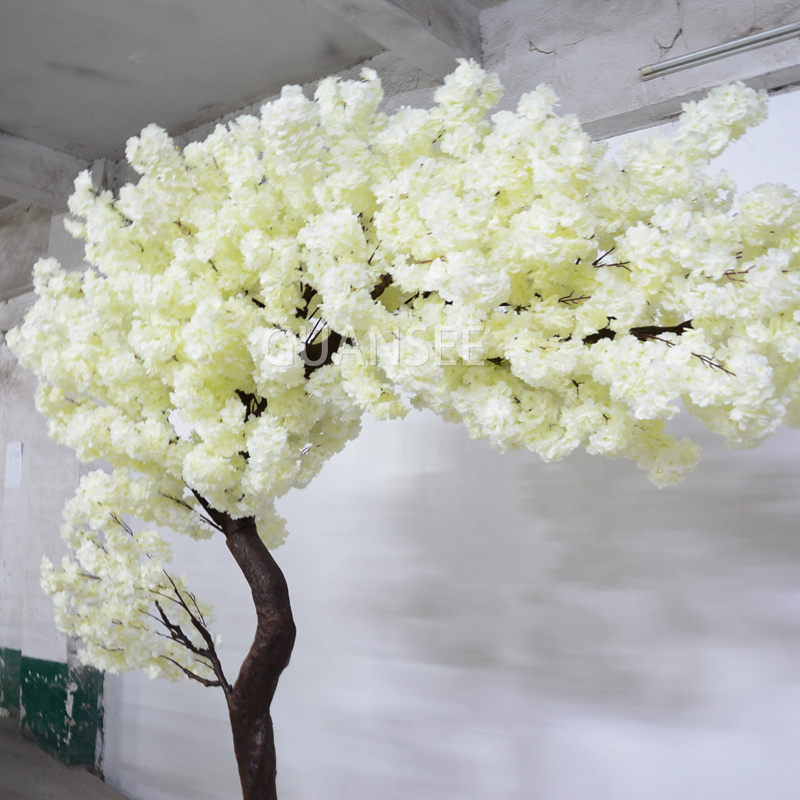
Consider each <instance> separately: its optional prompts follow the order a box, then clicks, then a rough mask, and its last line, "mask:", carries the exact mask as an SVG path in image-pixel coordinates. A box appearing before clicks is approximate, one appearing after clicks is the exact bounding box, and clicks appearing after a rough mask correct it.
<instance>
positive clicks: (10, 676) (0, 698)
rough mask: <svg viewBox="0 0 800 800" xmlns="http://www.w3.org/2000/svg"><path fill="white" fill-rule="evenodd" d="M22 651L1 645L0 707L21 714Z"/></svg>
mask: <svg viewBox="0 0 800 800" xmlns="http://www.w3.org/2000/svg"><path fill="white" fill-rule="evenodd" d="M21 661H22V653H21V652H20V651H19V650H12V649H11V648H10V647H0V708H5V709H6V710H7V711H10V712H11V713H12V714H15V715H17V716H19V676H20V663H21Z"/></svg>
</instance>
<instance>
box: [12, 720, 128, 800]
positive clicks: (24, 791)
mask: <svg viewBox="0 0 800 800" xmlns="http://www.w3.org/2000/svg"><path fill="white" fill-rule="evenodd" d="M0 798H2V800H127V798H126V796H125V795H123V794H120V793H119V792H117V791H116V790H114V789H112V788H111V787H110V786H108V785H106V784H105V783H103V782H102V781H101V780H100V779H99V778H97V777H96V776H94V775H92V774H91V773H90V772H88V771H87V770H86V768H85V767H67V766H65V765H64V764H62V763H61V762H60V761H58V760H56V759H55V758H53V757H52V756H49V755H48V754H47V753H45V752H43V751H42V750H40V749H39V748H38V747H37V746H36V745H35V744H33V743H32V742H29V741H28V740H27V739H24V738H23V737H22V735H21V734H20V732H19V720H17V719H14V718H13V717H0Z"/></svg>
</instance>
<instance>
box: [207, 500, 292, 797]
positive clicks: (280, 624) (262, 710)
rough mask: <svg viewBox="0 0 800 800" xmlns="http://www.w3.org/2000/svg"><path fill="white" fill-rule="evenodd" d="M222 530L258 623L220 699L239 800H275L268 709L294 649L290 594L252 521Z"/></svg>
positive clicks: (227, 521)
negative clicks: (230, 738) (235, 767)
mask: <svg viewBox="0 0 800 800" xmlns="http://www.w3.org/2000/svg"><path fill="white" fill-rule="evenodd" d="M220 516H222V515H220ZM222 527H223V531H224V532H225V536H226V538H227V544H228V549H229V550H230V551H231V553H232V554H233V557H234V558H235V559H236V563H237V564H238V565H239V568H240V569H241V570H242V573H243V574H244V577H245V579H246V580H247V583H248V584H249V586H250V590H251V591H252V594H253V602H254V603H255V607H256V615H257V619H258V622H257V625H256V633H255V636H254V638H253V644H252V646H251V647H250V652H249V653H248V654H247V657H246V658H245V659H244V661H243V662H242V666H241V669H240V670H239V676H238V678H237V679H236V682H235V683H234V684H233V686H232V687H230V688H229V689H228V691H226V693H225V694H226V699H227V701H228V713H229V715H230V721H231V730H232V732H233V747H234V752H235V754H236V761H237V763H238V766H239V778H240V779H241V782H242V796H243V798H244V800H276V799H277V794H276V789H275V775H276V766H275V739H274V735H273V731H272V717H271V716H270V705H271V703H272V698H273V696H274V694H275V689H276V687H277V685H278V678H279V677H280V674H281V672H283V670H284V669H285V668H286V666H287V664H288V663H289V657H290V656H291V653H292V647H293V646H294V639H295V625H294V620H293V619H292V609H291V605H290V603H289V590H288V588H287V585H286V579H285V578H284V576H283V573H282V572H281V570H280V568H279V567H278V565H277V564H276V563H275V560H274V559H273V558H272V556H271V555H270V552H269V550H267V548H266V547H265V546H264V543H263V542H262V541H261V539H260V538H259V536H258V532H257V530H256V525H255V521H254V520H253V519H252V518H251V517H248V518H245V519H238V520H231V519H229V518H225V519H224V524H223V526H222Z"/></svg>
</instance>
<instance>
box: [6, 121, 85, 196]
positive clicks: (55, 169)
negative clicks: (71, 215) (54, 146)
mask: <svg viewBox="0 0 800 800" xmlns="http://www.w3.org/2000/svg"><path fill="white" fill-rule="evenodd" d="M89 166H90V165H89V163H88V162H86V161H82V160H81V159H79V158H74V157H73V156H68V155H66V154H64V153H59V152H57V151H56V150H51V149H50V148H49V147H44V146H43V145H40V144H36V143H35V142H29V141H27V140H26V139H19V138H17V137H16V136H10V135H9V134H7V133H0V195H3V196H5V197H10V198H13V199H14V200H21V201H23V202H25V203H35V204H36V205H37V206H41V207H42V208H47V209H50V210H51V211H58V212H61V211H66V210H67V198H68V197H69V195H70V194H71V193H72V184H73V182H74V181H75V178H76V177H77V175H78V173H80V172H81V171H82V170H84V169H87V168H88V167H89Z"/></svg>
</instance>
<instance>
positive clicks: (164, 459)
mask: <svg viewBox="0 0 800 800" xmlns="http://www.w3.org/2000/svg"><path fill="white" fill-rule="evenodd" d="M500 93H501V87H500V85H499V82H498V80H497V79H496V78H495V77H494V76H492V75H488V74H486V73H484V72H483V71H482V70H481V69H480V68H478V67H477V66H476V65H474V64H472V63H462V64H461V66H460V67H459V68H458V69H457V70H456V72H455V73H453V75H451V76H450V77H449V78H448V79H447V80H446V81H445V83H444V86H443V87H442V88H440V89H439V90H438V91H437V93H436V96H435V99H436V105H435V106H434V107H433V108H431V109H430V110H423V109H414V108H402V109H400V110H399V111H397V112H396V113H395V114H393V115H387V114H384V113H382V112H380V111H379V110H378V108H379V104H380V102H381V86H380V82H379V80H378V79H377V76H376V75H375V73H373V72H371V71H369V70H365V71H364V73H363V80H362V81H358V82H352V81H338V80H334V79H328V80H325V81H323V82H322V83H321V84H320V86H319V88H318V90H317V92H316V96H315V99H314V100H309V99H307V98H306V97H305V96H304V95H303V93H302V92H301V90H300V89H299V88H297V87H288V88H286V89H284V91H283V93H282V94H281V96H280V98H279V99H277V100H275V101H273V102H270V103H267V104H266V105H265V106H264V107H263V109H262V110H261V116H260V117H255V116H244V117H241V118H239V119H237V120H235V121H233V122H231V123H229V124H228V125H226V126H219V127H218V128H217V129H216V130H215V131H214V132H213V133H212V134H211V135H210V136H209V137H208V138H207V139H206V140H205V141H202V142H197V143H192V144H188V145H186V146H185V147H184V148H183V150H182V151H181V150H180V149H179V148H177V147H176V146H175V145H174V143H173V142H172V141H171V140H170V138H169V137H168V136H167V134H166V133H164V132H163V131H162V130H160V129H159V128H157V127H155V126H149V127H148V128H146V129H145V130H144V131H143V132H142V134H141V136H139V137H137V138H134V139H131V140H130V142H129V143H128V148H127V158H128V160H129V161H130V163H131V165H132V166H133V168H134V169H135V170H136V171H137V172H138V173H139V174H140V178H139V180H138V183H136V184H135V185H133V184H130V185H127V186H124V187H123V188H122V189H121V190H120V191H119V193H118V196H116V197H115V196H113V195H112V193H111V192H108V191H101V190H99V189H97V188H95V187H94V186H92V184H91V181H90V178H89V176H88V175H87V174H83V175H82V176H81V177H80V178H79V179H78V181H77V182H76V188H75V193H74V195H73V196H72V198H71V200H70V210H71V212H72V214H73V221H72V222H70V225H69V227H70V230H71V232H72V233H73V234H74V235H75V236H78V237H81V238H83V239H85V241H86V260H87V261H88V263H89V265H90V266H89V268H87V269H86V270H85V271H84V272H82V273H76V272H65V271H64V270H62V269H61V268H60V266H59V265H58V263H57V262H55V261H54V260H52V259H45V260H43V261H40V262H39V263H38V264H37V265H36V268H35V288H36V291H37V292H38V295H39V299H38V301H37V303H36V305H35V306H34V307H33V309H32V310H31V311H30V313H29V314H28V316H27V317H26V320H25V322H24V324H23V325H22V327H21V328H20V329H19V330H17V331H15V332H13V333H12V334H10V335H9V343H10V344H11V346H12V348H13V350H14V352H15V353H16V354H17V355H18V357H19V359H20V360H21V361H22V363H23V364H25V365H26V366H28V367H29V368H30V369H32V370H34V371H35V372H36V373H37V374H38V376H39V377H40V380H41V383H40V385H39V388H38V393H37V404H38V407H39V409H40V410H41V411H42V412H43V413H44V414H46V415H47V417H48V418H49V428H50V433H51V435H52V436H53V437H54V438H55V439H56V440H57V441H59V442H62V443H64V444H66V445H69V446H70V447H72V448H74V449H75V451H76V452H77V454H78V456H79V458H80V459H82V460H83V461H86V462H96V463H97V469H95V470H94V471H92V472H90V473H89V474H87V475H86V476H85V477H84V478H83V479H82V481H81V483H80V486H79V488H78V491H77V494H76V495H75V497H74V499H73V500H72V501H70V503H69V504H68V505H67V507H66V510H65V515H64V525H63V535H64V538H65V540H66V542H67V544H68V545H69V547H70V549H71V551H72V555H71V556H70V557H68V558H65V559H64V560H63V563H62V564H61V565H59V566H55V565H53V564H51V563H50V562H48V561H47V560H45V562H44V566H43V571H44V579H43V583H44V587H45V589H46V590H47V591H48V592H49V593H51V594H52V595H53V598H54V600H55V606H56V618H57V622H58V624H59V626H60V628H61V629H62V630H63V631H64V632H66V633H68V634H72V635H74V636H77V637H80V641H81V642H82V658H83V659H84V660H85V661H86V662H87V663H90V664H94V665H96V666H98V667H100V668H102V669H106V670H109V671H112V672H119V671H122V670H129V669H136V668H138V669H142V670H144V671H145V672H146V673H147V674H148V675H149V676H150V677H153V678H156V677H166V678H170V679H178V678H182V677H187V676H188V677H189V678H192V679H194V680H196V681H199V682H201V683H203V684H205V685H206V686H219V687H221V688H222V690H223V692H224V693H225V697H226V699H227V702H228V707H229V710H230V720H231V726H232V730H233V738H234V745H235V751H236V757H237V759H238V763H239V773H240V776H241V781H242V788H243V794H244V797H245V798H246V799H247V800H255V799H256V798H258V800H264V799H265V798H274V797H275V796H276V795H275V752H274V744H273V734H272V722H271V719H270V713H269V709H270V702H271V700H272V696H273V693H274V692H275V688H276V685H277V681H278V677H279V675H280V673H281V671H282V670H283V668H284V667H285V666H286V665H287V663H288V661H289V656H290V653H291V649H292V645H293V641H294V633H295V628H294V623H293V620H292V614H291V608H290V604H289V596H288V592H287V588H286V582H285V580H284V578H283V575H282V573H281V571H280V569H279V568H278V566H277V564H276V563H275V561H274V559H273V557H272V555H271V553H270V549H272V548H275V547H277V546H278V545H279V544H280V543H281V542H282V540H283V538H284V535H285V533H284V521H283V520H282V519H281V517H280V516H279V515H278V514H277V512H276V510H275V501H276V499H278V498H279V497H281V496H282V495H283V494H285V493H286V492H287V491H288V490H289V489H290V488H292V487H301V486H304V485H305V484H307V483H308V482H309V481H310V480H311V479H312V478H313V477H314V475H316V474H317V472H319V470H320V468H321V467H322V466H323V464H324V463H325V462H326V461H327V460H328V459H329V458H330V457H331V456H333V455H334V454H335V453H336V452H337V451H339V450H340V449H341V448H342V447H343V446H344V444H345V443H346V442H347V441H348V440H349V439H352V438H353V437H355V436H356V435H357V434H358V431H359V421H360V418H361V416H362V414H364V413H365V412H366V413H369V414H372V415H373V416H375V417H377V418H379V419H385V418H392V417H398V416H402V415H404V414H405V413H406V412H407V411H408V410H409V407H410V406H414V407H420V408H429V409H433V410H434V411H435V412H437V413H438V414H440V415H441V416H442V417H443V418H444V419H446V420H451V421H458V422H463V423H464V424H465V425H466V427H467V429H468V431H469V433H470V435H472V436H474V437H486V438H488V439H490V440H491V442H492V443H493V444H494V445H495V446H497V447H498V448H501V449H505V448H527V449H529V450H533V451H535V452H537V453H539V454H540V455H541V456H542V457H543V458H544V459H546V460H553V459H559V458H562V457H563V456H565V455H567V454H568V453H569V452H571V451H572V450H574V449H575V448H578V447H583V448H585V449H586V450H588V451H589V452H590V453H593V454H597V455H604V456H608V457H611V458H616V457H619V456H625V457H628V458H632V459H634V460H635V461H636V462H637V463H638V464H639V465H640V466H641V467H643V468H644V469H646V470H647V471H648V472H649V475H650V478H651V480H652V481H654V482H655V483H657V484H659V485H664V484H668V483H670V482H673V481H676V480H678V479H679V478H681V477H682V476H683V475H684V473H686V472H687V471H688V470H689V469H691V468H692V466H693V465H694V463H695V461H696V460H697V458H698V447H697V445H696V444H694V443H693V442H692V441H689V440H687V439H682V440H680V441H678V440H676V439H675V438H673V437H672V436H671V435H670V434H669V432H668V431H667V427H666V423H667V421H668V420H669V419H670V418H671V417H673V416H674V415H676V414H677V413H678V410H679V407H680V405H681V404H682V405H683V406H685V407H686V408H687V409H688V410H689V411H690V412H691V413H692V414H694V415H695V416H696V417H698V418H699V419H700V420H702V421H703V422H704V423H705V424H706V425H707V426H708V427H709V428H711V429H712V430H714V431H716V432H718V433H720V434H722V435H723V436H724V437H725V438H726V439H727V441H728V442H729V443H730V444H731V445H732V446H734V447H750V446H753V445H756V444H758V443H759V442H760V441H761V440H762V439H764V438H765V437H766V436H767V435H769V434H770V433H772V432H773V431H774V430H775V429H776V428H777V427H778V425H780V424H781V423H782V422H786V423H788V424H790V425H797V424H798V422H800V380H798V371H799V367H800V326H799V325H798V323H799V322H800V258H799V257H798V251H800V214H799V213H798V212H799V211H800V204H799V203H798V197H797V195H795V194H794V193H793V192H792V191H790V190H789V189H787V188H785V187H781V186H762V187H759V188H757V189H755V190H753V191H752V192H750V193H749V194H746V195H745V196H743V197H741V198H739V199H738V200H737V199H734V194H733V192H734V187H733V185H732V183H731V180H730V178H729V177H728V176H727V175H725V174H717V175H716V176H713V177H712V176H711V175H710V174H709V173H707V172H706V171H705V168H706V167H707V165H708V163H709V161H710V160H711V159H713V158H714V157H715V156H717V155H719V153H721V152H722V150H723V149H724V148H725V146H726V145H727V144H728V143H729V142H730V141H732V140H733V139H735V138H737V137H739V136H740V135H741V134H742V133H743V132H744V131H745V129H746V128H747V127H748V126H749V125H751V124H753V123H755V122H758V121H759V120H760V119H761V118H762V117H763V116H764V114H765V105H766V100H765V97H764V96H762V95H758V94H756V93H755V92H753V91H751V90H749V89H747V88H745V87H744V86H743V85H740V84H737V85H733V86H728V87H723V88H720V89H717V90H715V91H713V92H712V93H711V94H710V96H709V97H708V98H707V99H706V100H704V101H702V102H700V103H696V104H689V105H687V106H686V107H685V109H684V113H683V116H682V119H681V123H680V127H679V128H678V131H677V133H675V134H674V135H673V136H664V135H661V134H656V135H654V136H651V137H650V138H649V139H646V140H644V141H641V140H636V141H628V142H627V143H626V144H625V145H624V146H623V148H622V150H621V151H620V153H619V155H618V160H615V159H612V158H609V157H607V156H606V147H605V145H604V144H602V143H595V142H592V141H591V140H590V139H589V137H588V136H587V135H586V134H585V133H584V132H583V131H582V130H581V128H580V126H579V124H578V122H577V120H576V119H575V118H574V117H571V116H564V117H560V116H556V115H555V114H554V113H553V106H554V104H555V97H554V95H553V93H552V92H551V91H550V90H549V89H547V88H545V87H539V88H538V89H536V90H535V91H533V92H531V93H529V94H527V95H525V96H524V97H523V98H522V99H521V100H520V102H519V105H518V106H517V109H516V111H500V112H497V113H495V114H493V115H491V116H489V112H490V110H491V109H492V108H493V106H495V104H496V103H497V101H498V98H499V96H500ZM163 527H167V528H170V529H172V530H173V531H177V532H179V533H182V534H186V535H187V536H190V537H192V538H194V539H198V540H200V539H206V538H208V537H212V536H224V537H225V539H226V542H227V546H228V548H229V549H230V551H231V553H232V555H233V557H234V558H235V559H236V562H237V564H238V565H239V567H240V568H241V570H242V572H243V574H244V577H245V579H246V580H247V582H248V584H249V585H250V587H251V589H252V595H253V600H254V603H255V607H256V611H257V618H258V622H257V630H256V633H255V637H254V641H253V645H252V648H251V650H250V652H249V654H248V655H247V657H246V658H245V660H244V663H243V664H242V666H241V670H240V672H239V674H238V677H237V678H236V680H231V679H230V678H229V677H227V675H226V673H225V672H224V670H223V665H222V662H221V660H220V657H219V653H218V640H217V639H216V637H215V635H214V634H213V633H212V632H211V623H212V616H211V610H210V609H209V608H208V606H207V605H206V604H204V603H203V602H202V601H201V600H200V599H199V598H198V596H197V595H195V593H194V591H193V590H191V589H190V588H189V586H188V585H187V583H186V581H185V580H184V579H183V578H181V577H178V576H177V575H176V574H175V573H173V572H172V571H171V570H170V566H169V563H170V550H169V546H168V544H167V542H166V541H165V539H164V538H163V536H162V533H161V532H160V531H161V529H162V528H163Z"/></svg>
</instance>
